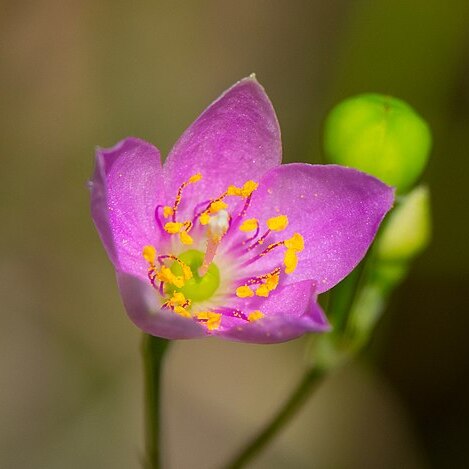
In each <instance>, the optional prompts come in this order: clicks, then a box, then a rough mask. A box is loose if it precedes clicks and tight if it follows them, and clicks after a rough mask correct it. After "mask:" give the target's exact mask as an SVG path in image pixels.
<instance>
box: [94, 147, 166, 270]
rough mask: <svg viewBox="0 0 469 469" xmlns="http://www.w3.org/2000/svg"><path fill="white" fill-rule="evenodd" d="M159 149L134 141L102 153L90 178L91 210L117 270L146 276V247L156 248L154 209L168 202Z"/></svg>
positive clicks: (101, 151)
mask: <svg viewBox="0 0 469 469" xmlns="http://www.w3.org/2000/svg"><path fill="white" fill-rule="evenodd" d="M164 197H165V194H164V183H163V170H162V166H161V159H160V153H159V151H158V150H157V149H156V148H155V147H154V146H152V145H150V144H149V143H147V142H144V141H143V140H139V139H136V138H127V139H125V140H122V141H121V142H119V143H118V144H117V145H116V146H114V147H112V148H109V149H98V150H97V152H96V167H95V172H94V175H93V178H92V180H91V211H92V215H93V220H94V222H95V224H96V227H97V229H98V231H99V234H100V236H101V239H102V241H103V244H104V246H105V248H106V250H107V252H108V255H109V257H110V258H111V260H112V262H113V264H114V266H115V267H116V269H118V270H120V271H123V272H128V273H132V274H136V275H140V276H143V277H146V269H147V266H146V263H145V261H144V260H143V257H142V248H143V247H144V246H145V245H147V244H156V243H158V239H159V238H160V231H159V230H158V227H157V224H156V222H155V207H156V206H157V204H158V202H159V201H164Z"/></svg>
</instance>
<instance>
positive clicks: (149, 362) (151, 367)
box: [142, 334, 170, 469]
mask: <svg viewBox="0 0 469 469" xmlns="http://www.w3.org/2000/svg"><path fill="white" fill-rule="evenodd" d="M169 343H170V341H169V340H167V339H161V338H159V337H154V336H152V335H149V334H144V335H143V340H142V357H143V367H144V402H145V409H144V413H145V415H144V419H145V459H144V467H145V468H146V469H160V468H161V467H162V462H161V437H162V432H161V417H162V416H161V406H160V403H161V374H162V365H163V361H164V357H165V354H166V351H167V349H168V346H169Z"/></svg>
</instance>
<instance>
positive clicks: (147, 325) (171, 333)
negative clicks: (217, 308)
mask: <svg viewBox="0 0 469 469" xmlns="http://www.w3.org/2000/svg"><path fill="white" fill-rule="evenodd" d="M117 283H118V285H119V290H120V293H121V296H122V301H123V303H124V306H125V309H126V311H127V314H128V316H129V318H130V319H131V320H132V322H134V324H135V325H136V326H137V327H139V328H140V329H141V330H142V331H144V332H146V333H147V334H151V335H154V336H158V337H163V338H165V339H193V338H196V337H203V336H205V335H207V333H206V330H205V328H204V327H203V326H201V325H200V324H199V323H197V322H196V321H193V320H192V319H188V318H183V317H182V316H179V315H177V314H176V313H174V312H172V311H169V310H162V309H161V308H160V304H159V301H158V298H157V296H156V295H157V293H156V292H155V290H154V289H153V288H152V287H151V286H150V285H149V284H148V283H147V282H145V281H144V280H141V279H140V278H138V277H135V276H132V275H129V274H126V273H122V272H118V273H117Z"/></svg>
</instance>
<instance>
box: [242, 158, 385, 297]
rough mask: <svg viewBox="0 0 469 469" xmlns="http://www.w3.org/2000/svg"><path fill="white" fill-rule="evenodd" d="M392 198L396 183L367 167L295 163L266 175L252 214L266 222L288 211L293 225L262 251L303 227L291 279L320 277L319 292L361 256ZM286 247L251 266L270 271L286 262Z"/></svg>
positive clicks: (296, 280) (346, 270)
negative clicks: (301, 246)
mask: <svg viewBox="0 0 469 469" xmlns="http://www.w3.org/2000/svg"><path fill="white" fill-rule="evenodd" d="M393 200H394V190H393V189H392V188H391V187H389V186H387V185H385V184H383V183H382V182H381V181H379V180H378V179H376V178H374V177H372V176H369V175H367V174H365V173H362V172H359V171H356V170H354V169H351V168H344V167H341V166H335V165H307V164H301V163H295V164H289V165H282V166H281V167H278V168H275V169H273V170H271V171H269V173H267V174H265V175H264V177H263V179H262V181H261V184H260V186H259V189H258V190H257V191H256V192H255V193H254V196H253V198H252V205H251V207H250V210H249V212H248V215H247V216H248V217H255V218H258V219H259V221H260V223H261V226H263V227H266V221H267V219H268V218H270V217H272V216H275V215H279V214H285V215H287V216H288V220H289V224H288V227H287V228H286V229H285V230H284V231H282V232H278V233H274V232H272V233H271V234H270V235H269V238H268V240H267V241H266V243H264V245H263V247H262V246H260V247H259V248H258V252H261V251H262V249H265V247H266V245H268V244H270V243H272V242H275V241H281V240H285V239H287V238H290V237H291V236H292V235H293V234H294V233H300V234H301V235H302V236H303V237H304V245H305V246H304V250H303V251H302V252H300V253H298V259H299V262H298V266H297V268H296V270H295V271H294V272H293V273H292V274H290V275H287V276H286V282H288V283H294V282H298V281H300V280H305V279H312V280H316V281H317V282H318V288H317V293H322V292H324V291H326V290H329V289H330V288H331V287H333V286H334V285H335V284H337V283H338V282H339V281H340V280H342V279H343V278H344V277H345V276H346V275H348V274H349V273H350V272H351V271H352V270H353V269H354V268H355V266H356V265H357V264H358V263H359V262H360V260H361V259H362V258H363V256H364V255H365V253H366V251H367V249H368V248H369V246H370V244H371V242H372V241H373V238H374V236H375V234H376V231H377V230H378V227H379V224H380V223H381V221H382V219H383V217H384V216H385V214H386V213H387V211H388V210H389V209H390V208H391V206H392V203H393ZM284 252H285V249H284V248H283V247H279V248H276V249H274V250H272V251H271V252H270V253H268V254H267V255H265V256H263V257H261V258H260V259H259V260H257V261H255V262H254V263H253V264H251V265H250V266H249V269H250V270H252V271H259V272H269V271H270V270H271V269H272V268H273V267H275V266H276V265H282V263H283V256H284Z"/></svg>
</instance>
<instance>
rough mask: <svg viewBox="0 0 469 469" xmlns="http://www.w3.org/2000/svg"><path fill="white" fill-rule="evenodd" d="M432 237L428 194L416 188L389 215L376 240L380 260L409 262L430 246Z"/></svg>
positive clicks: (423, 189) (422, 189)
mask: <svg viewBox="0 0 469 469" xmlns="http://www.w3.org/2000/svg"><path fill="white" fill-rule="evenodd" d="M430 234H431V218H430V194H429V191H428V188H427V187H424V186H419V187H417V188H416V189H414V190H413V191H412V192H411V193H410V194H408V195H406V196H405V197H402V199H401V200H400V201H399V202H398V204H397V206H396V207H395V208H394V210H393V211H392V212H391V213H390V214H389V216H388V219H387V222H386V223H385V225H384V226H383V229H382V231H381V234H380V236H379V238H378V239H377V241H376V252H377V257H378V259H379V260H382V261H402V260H405V261H407V260H410V259H412V258H413V257H415V256H416V255H417V254H418V253H420V252H421V251H422V250H423V249H424V248H425V247H426V246H427V245H428V243H429V241H430Z"/></svg>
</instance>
